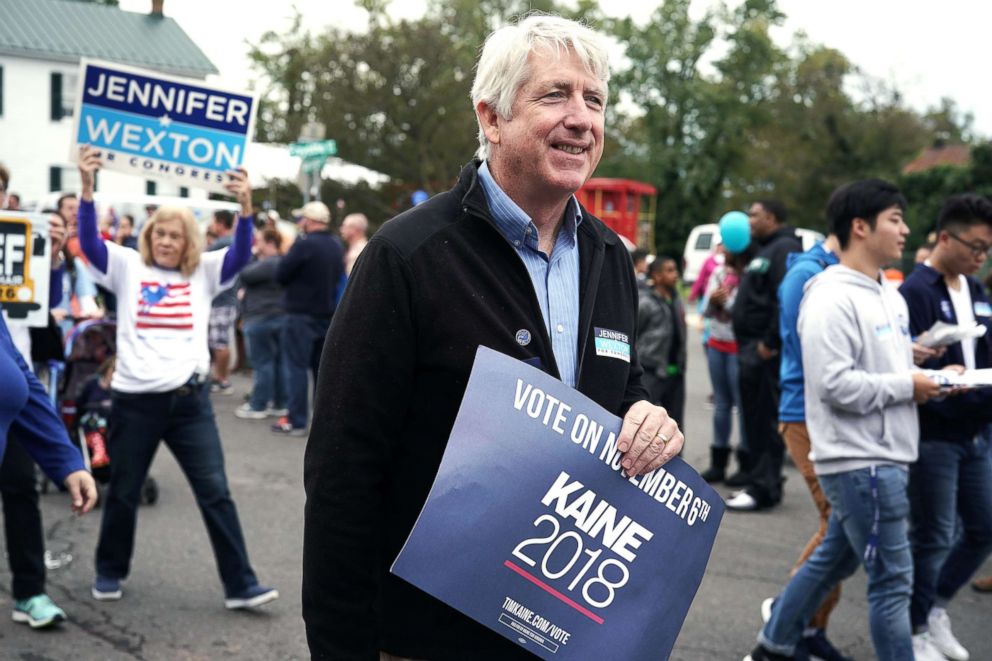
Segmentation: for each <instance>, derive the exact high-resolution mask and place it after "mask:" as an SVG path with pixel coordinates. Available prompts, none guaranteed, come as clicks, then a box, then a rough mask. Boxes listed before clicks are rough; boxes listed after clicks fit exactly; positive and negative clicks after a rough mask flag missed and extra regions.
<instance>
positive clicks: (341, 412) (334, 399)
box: [303, 15, 684, 661]
mask: <svg viewBox="0 0 992 661" xmlns="http://www.w3.org/2000/svg"><path fill="white" fill-rule="evenodd" d="M607 49H608V45H607V43H606V42H605V40H604V39H603V38H602V37H601V36H600V35H599V34H597V33H595V32H593V31H592V30H590V29H588V28H586V27H584V26H582V25H580V24H578V23H575V22H573V21H568V20H565V19H562V18H559V17H554V16H546V15H534V16H530V17H528V18H526V19H524V20H523V21H521V22H520V23H518V24H516V25H509V26H505V27H503V28H500V29H499V30H497V31H496V32H494V33H493V34H492V35H490V37H489V39H488V40H487V41H486V45H485V48H484V49H483V51H482V55H481V56H480V59H479V63H478V68H477V75H476V79H475V83H474V85H473V88H472V102H473V104H474V107H475V112H476V115H477V118H478V121H479V143H480V148H479V151H478V153H477V155H478V157H479V160H475V161H474V162H472V163H469V164H468V165H467V166H465V168H464V169H463V170H462V173H461V176H460V177H459V180H458V182H457V183H456V184H455V186H454V188H452V189H451V190H450V191H448V192H446V193H441V194H439V195H435V196H434V197H432V198H431V199H430V200H428V201H426V202H424V203H423V204H420V205H418V206H416V207H414V208H413V209H410V210H409V211H406V212H405V213H403V214H401V215H400V216H397V217H396V218H394V219H393V220H391V221H389V222H388V223H386V224H385V225H384V226H383V227H382V228H381V229H380V230H379V231H378V232H377V233H376V234H375V235H374V236H373V237H372V239H371V240H370V241H369V243H368V245H367V246H366V248H365V253H364V255H363V257H362V259H361V260H359V262H358V264H357V265H356V267H355V270H354V272H353V273H352V276H351V282H350V284H349V286H348V289H347V290H346V292H345V295H344V298H343V299H342V301H341V305H340V306H339V308H338V311H337V312H336V314H335V319H334V323H333V324H332V326H331V330H330V332H329V333H328V336H327V342H326V345H325V350H324V356H323V359H322V367H321V370H320V379H319V383H318V388H317V400H316V404H315V410H316V413H315V415H314V421H313V427H312V429H311V431H310V439H309V442H308V445H307V451H306V458H305V466H304V482H305V486H306V492H307V504H306V525H305V532H304V548H303V615H304V619H305V620H306V625H307V639H308V642H309V645H310V652H311V654H312V655H313V658H315V659H374V658H376V655H377V654H379V658H380V659H385V660H394V659H432V660H435V661H439V660H444V659H473V660H476V661H479V660H481V661H485V660H486V659H500V660H504V659H515V658H531V657H530V654H529V653H528V652H526V651H524V650H523V649H522V648H519V647H517V646H516V645H515V644H514V643H513V642H512V641H511V640H508V639H506V638H504V637H502V636H500V635H499V634H496V633H494V632H492V631H490V630H489V629H487V628H486V627H484V626H482V625H480V624H478V623H476V622H473V621H472V620H470V619H469V618H467V617H465V616H463V615H462V614H460V613H458V612H456V611H455V610H453V609H452V608H450V607H448V606H446V605H445V604H443V603H441V602H439V601H437V600H436V599H434V598H432V597H430V596H428V595H427V594H425V593H424V592H422V591H420V590H418V589H417V588H415V587H413V586H412V585H410V584H408V583H406V582H404V581H402V580H400V579H398V578H397V577H395V576H392V575H391V574H390V573H389V566H390V564H391V563H392V561H393V559H394V558H395V557H396V554H397V553H398V552H399V550H400V548H401V546H402V545H403V542H404V540H405V539H406V537H407V535H408V534H409V532H410V530H411V528H412V527H413V525H414V522H415V521H416V518H417V515H418V514H419V512H420V509H421V507H422V506H423V504H424V501H425V500H426V498H427V494H428V491H429V490H430V487H431V483H432V482H433V480H434V478H435V475H436V473H437V470H438V466H439V464H440V461H441V457H442V455H443V453H444V449H445V444H446V443H447V439H448V436H449V434H450V432H451V428H452V425H453V423H454V419H455V416H456V414H457V412H458V407H459V405H460V403H461V400H462V396H463V394H464V391H465V384H466V382H467V381H468V376H469V373H470V371H471V369H472V363H473V360H474V357H475V353H476V350H477V349H478V347H479V346H480V345H484V346H486V347H489V348H492V349H495V350H497V351H500V352H502V353H504V354H508V355H511V356H514V357H516V358H518V359H520V360H522V361H526V362H528V363H530V364H531V365H536V366H538V367H539V368H540V369H543V370H544V371H546V372H547V373H548V374H550V375H552V376H554V377H556V378H559V379H561V380H562V381H563V382H564V383H565V384H567V385H569V386H572V387H574V388H577V389H578V390H579V391H580V392H582V393H583V394H585V395H586V396H588V397H590V398H591V399H593V400H595V401H596V402H597V403H599V404H600V405H601V406H603V407H604V408H606V409H607V410H609V411H612V412H613V413H615V414H616V415H618V416H623V417H624V424H623V428H622V430H621V433H620V437H619V440H618V444H619V447H620V450H621V451H622V452H623V453H624V459H623V467H624V470H625V472H626V473H628V474H643V473H646V472H648V471H650V470H653V469H655V468H657V467H658V466H661V465H662V464H664V463H665V462H666V461H668V460H669V459H670V458H672V457H673V456H675V455H676V454H677V453H678V452H679V450H681V448H682V444H683V441H684V439H683V437H682V434H681V432H680V431H679V428H678V424H677V423H676V422H675V421H674V420H672V419H670V418H669V417H668V415H667V414H666V413H665V411H664V409H662V408H660V407H657V406H653V405H652V404H650V403H649V402H647V401H646V400H647V392H646V391H645V390H644V388H643V386H642V385H641V374H642V370H641V367H640V363H639V361H638V359H637V352H636V349H635V344H634V341H635V335H636V322H637V284H636V281H635V278H634V271H633V268H632V266H631V262H630V257H629V256H628V254H627V250H626V248H625V247H624V246H623V244H622V243H621V242H620V240H619V238H618V237H617V235H616V234H614V233H613V232H611V231H610V230H609V229H607V228H606V227H605V225H603V223H602V222H601V221H600V220H598V219H597V218H595V217H593V216H592V215H590V214H589V213H588V212H587V211H586V210H585V209H583V208H582V207H581V206H580V205H579V204H578V202H577V201H576V199H575V197H574V193H575V191H576V190H578V189H579V187H580V186H582V184H583V183H584V182H585V181H586V180H587V179H588V178H589V176H590V175H591V174H592V173H593V171H594V170H595V168H596V165H597V164H598V163H599V159H600V156H601V155H602V152H603V137H604V113H605V108H606V99H607V83H608V81H609V67H608V62H607ZM607 337H609V338H612V339H613V340H614V342H613V343H612V344H611V346H613V347H615V348H616V350H614V351H605V350H603V342H602V338H607ZM598 338H599V341H597V339H598ZM624 340H626V341H624ZM438 553H439V561H443V560H442V558H443V549H438Z"/></svg>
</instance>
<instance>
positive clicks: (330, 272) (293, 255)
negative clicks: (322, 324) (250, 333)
mask: <svg viewBox="0 0 992 661" xmlns="http://www.w3.org/2000/svg"><path fill="white" fill-rule="evenodd" d="M342 275H344V249H343V248H342V247H341V242H340V241H339V240H338V238H337V237H336V236H334V235H332V234H331V233H330V232H328V231H322V232H310V233H309V234H301V235H300V236H298V237H296V241H294V242H293V245H292V246H291V247H290V249H289V252H287V253H286V254H285V255H284V256H283V258H282V259H281V260H280V261H279V265H278V267H277V268H276V280H278V281H279V283H280V284H282V285H283V286H285V287H286V293H285V298H284V299H283V302H284V306H285V308H286V312H293V313H296V314H311V315H314V316H318V317H330V316H331V315H332V314H334V302H335V300H336V299H337V289H338V283H339V282H340V281H341V276H342Z"/></svg>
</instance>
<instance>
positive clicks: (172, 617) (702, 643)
mask: <svg viewBox="0 0 992 661" xmlns="http://www.w3.org/2000/svg"><path fill="white" fill-rule="evenodd" d="M691 349H692V351H691V352H690V366H691V374H690V378H689V384H688V389H689V406H688V410H687V425H686V427H687V431H688V432H689V433H688V437H689V445H688V448H687V450H686V453H685V454H686V458H687V459H688V460H689V461H690V462H691V463H693V464H694V465H696V466H697V467H698V468H700V469H701V468H704V467H705V466H706V461H707V453H708V450H707V448H708V444H709V438H710V422H709V421H710V412H709V411H708V410H707V409H706V407H705V404H704V403H705V398H706V395H707V393H708V378H707V376H706V374H705V372H704V370H703V369H702V367H703V365H704V363H703V357H702V354H701V352H700V350H699V348H698V343H697V342H693V345H692V347H691ZM235 383H236V386H237V392H238V394H237V395H235V396H233V397H220V396H217V397H215V400H214V401H215V407H216V409H217V416H218V421H219V423H220V426H221V433H222V436H223V439H224V446H225V450H226V452H227V463H228V475H229V477H230V481H231V488H232V491H233V492H234V496H235V500H236V502H237V504H238V507H239V510H240V512H241V516H242V521H243V524H244V528H245V535H246V537H247V540H248V547H249V551H250V553H251V559H252V562H253V564H254V566H255V569H256V571H257V573H258V575H259V577H260V578H261V580H262V581H263V582H266V583H269V584H272V585H275V586H277V587H278V588H279V590H280V592H281V593H282V598H281V599H280V600H279V601H277V602H275V603H274V604H271V605H270V606H269V607H267V608H266V609H265V610H263V611H261V612H258V613H233V612H229V611H226V610H224V608H223V605H222V600H223V594H222V591H221V586H220V582H219V580H218V578H217V575H216V570H215V568H214V563H213V557H212V554H211V552H210V547H209V543H208V541H207V535H206V532H205V530H204V527H203V524H202V523H201V521H200V517H199V514H198V512H197V510H196V508H195V505H194V502H193V497H192V495H191V493H190V490H189V488H188V486H187V485H186V484H185V480H184V478H183V477H182V474H181V473H180V471H179V469H178V467H177V466H176V464H175V462H174V461H173V459H172V457H171V455H169V453H168V452H167V451H163V452H160V453H159V455H158V457H157V458H156V460H155V464H154V467H153V471H152V472H153V474H154V475H155V477H156V478H157V479H158V481H159V483H160V485H161V499H160V501H159V503H158V504H157V505H154V506H152V507H143V508H142V510H141V513H140V516H139V525H138V539H137V550H136V553H135V558H134V566H133V571H132V574H131V577H130V579H129V580H128V581H127V583H126V584H125V586H124V588H125V596H124V599H123V600H122V601H119V602H116V603H97V602H95V601H93V600H92V599H91V598H90V596H89V586H90V582H91V580H92V577H93V574H92V566H93V549H94V546H95V543H96V534H97V530H98V528H99V523H100V522H99V512H97V513H96V514H95V515H91V516H87V517H85V518H83V519H74V518H72V517H70V516H68V515H67V514H66V512H67V511H68V509H67V504H66V502H65V499H64V497H62V496H59V495H48V496H44V497H43V498H42V502H43V509H44V515H45V523H46V530H47V535H48V546H49V548H50V549H51V550H53V551H55V552H68V553H71V554H72V556H73V560H72V562H71V563H70V564H69V565H67V566H66V567H64V568H61V569H56V570H54V571H52V572H50V576H49V588H50V592H51V594H52V596H53V597H54V598H55V599H56V600H57V601H58V602H59V603H60V604H61V605H62V606H63V607H64V608H65V609H66V610H67V611H68V612H69V616H70V621H69V622H68V623H66V624H65V625H64V626H62V627H61V628H60V629H58V630H55V631H51V632H32V631H30V630H29V629H28V628H27V627H24V626H22V625H17V624H14V623H13V622H10V621H9V620H8V619H6V618H5V617H4V618H0V650H2V652H0V656H2V657H3V658H5V659H7V658H9V659H24V660H30V661H42V660H45V659H64V658H70V656H72V657H74V658H82V659H148V660H158V659H162V660H174V659H179V660H182V659H187V660H201V659H203V660H206V659H304V658H307V647H306V641H305V638H304V633H303V623H302V620H301V619H300V616H299V613H300V558H301V539H302V529H303V513H302V512H303V490H302V486H301V482H302V477H301V474H302V468H301V467H302V458H303V446H304V440H303V439H287V438H277V437H275V436H273V435H271V434H270V433H269V432H268V430H267V427H266V426H265V425H264V424H262V423H258V422H254V421H244V420H238V419H236V418H234V416H233V414H232V411H233V409H234V407H235V406H236V405H237V404H239V403H240V401H241V399H240V393H242V392H244V391H245V389H246V388H247V386H248V381H247V379H244V378H236V381H235ZM788 478H789V479H788V482H787V484H786V496H785V501H784V503H783V504H782V506H781V507H779V508H778V509H777V510H775V511H774V512H771V513H757V514H735V513H727V515H726V516H725V518H724V521H723V525H722V527H721V530H720V534H719V536H718V538H717V543H716V548H715V549H714V552H713V556H712V559H711V561H710V565H709V569H708V571H707V574H706V577H705V579H704V581H703V584H702V586H701V587H700V590H699V593H698V595H697V597H696V600H695V602H694V604H693V607H692V610H691V611H690V612H689V616H688V618H687V620H686V623H685V626H684V628H683V630H682V635H681V637H680V638H679V642H678V644H677V646H676V648H675V651H674V653H673V656H672V658H673V659H682V660H686V661H690V660H691V661H712V660H714V659H727V660H732V659H740V658H741V657H742V656H743V655H744V654H745V653H746V652H747V651H749V650H750V648H751V646H752V645H753V641H754V636H755V634H756V632H757V629H758V626H759V616H758V606H759V604H760V602H761V600H762V599H763V598H764V597H766V596H770V595H773V594H774V593H776V592H777V590H778V589H779V588H780V587H781V585H782V584H783V581H784V580H785V579H786V578H787V575H788V571H789V569H790V567H791V566H792V563H793V561H794V560H795V556H796V554H797V553H798V552H799V550H800V549H801V548H802V546H803V545H804V544H805V542H806V540H807V538H808V537H809V535H810V534H811V533H812V532H813V530H814V528H815V521H816V518H815V512H814V509H813V506H812V502H811V501H810V498H809V496H808V494H807V492H806V491H805V487H804V486H803V485H802V483H801V479H800V478H799V476H798V474H797V473H796V471H795V470H794V469H792V468H791V467H790V468H789V469H788ZM0 564H2V563H0ZM985 573H992V562H990V563H986V566H985ZM9 584H10V576H9V574H8V573H7V568H6V566H5V565H4V566H3V567H0V603H2V604H3V606H4V607H6V606H7V603H9V592H8V589H9V587H8V586H9ZM844 589H845V592H844V596H843V598H842V600H841V603H840V605H839V607H838V608H837V610H836V612H835V613H834V617H833V620H832V625H831V637H832V638H833V639H834V641H835V642H836V643H837V644H838V645H839V646H840V647H841V649H842V650H843V651H845V652H846V653H848V654H850V655H852V656H853V657H855V658H857V659H870V658H873V653H872V648H871V641H870V638H869V633H868V627H867V607H866V603H865V597H864V592H865V582H864V577H863V575H861V574H859V575H857V576H856V577H855V578H853V579H852V580H851V581H849V582H848V583H847V584H846V585H845V588H844ZM951 615H952V617H953V620H954V626H955V630H956V632H957V633H958V635H959V638H960V639H961V640H962V641H963V642H964V643H965V645H966V646H967V647H968V648H970V650H971V652H972V658H973V659H976V660H980V659H992V636H989V635H988V629H987V628H988V623H989V622H990V621H992V596H983V595H979V594H977V593H974V592H972V591H971V590H967V589H966V590H964V591H963V592H962V593H961V594H960V595H959V597H958V598H957V599H956V600H955V602H954V603H953V604H952V606H951Z"/></svg>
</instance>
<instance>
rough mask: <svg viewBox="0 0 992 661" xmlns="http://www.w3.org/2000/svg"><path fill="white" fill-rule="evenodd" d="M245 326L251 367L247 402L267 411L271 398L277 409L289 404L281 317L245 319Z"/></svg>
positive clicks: (254, 408) (259, 409)
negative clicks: (287, 402)
mask: <svg viewBox="0 0 992 661" xmlns="http://www.w3.org/2000/svg"><path fill="white" fill-rule="evenodd" d="M243 330H244V334H245V342H246V343H247V349H248V359H249V360H250V361H251V367H252V384H251V399H250V400H249V401H248V405H249V406H250V407H251V408H252V409H253V410H255V411H264V410H265V409H266V408H267V407H268V405H269V402H272V404H273V406H274V407H275V408H277V409H282V408H286V368H285V360H284V359H283V354H282V351H280V350H279V349H280V347H279V338H280V335H282V319H280V318H278V317H270V318H268V319H253V320H251V321H247V322H245V324H244V329H243Z"/></svg>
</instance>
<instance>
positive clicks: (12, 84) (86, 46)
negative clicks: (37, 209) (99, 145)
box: [0, 0, 217, 206]
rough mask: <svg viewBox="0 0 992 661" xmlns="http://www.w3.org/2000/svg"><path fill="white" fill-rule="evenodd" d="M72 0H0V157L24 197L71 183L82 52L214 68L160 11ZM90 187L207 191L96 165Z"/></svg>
mask: <svg viewBox="0 0 992 661" xmlns="http://www.w3.org/2000/svg"><path fill="white" fill-rule="evenodd" d="M149 8H150V9H151V10H152V11H151V12H150V13H148V14H139V13H135V12H127V11H121V10H120V9H118V8H116V7H108V6H103V5H98V4H94V3H89V2H73V1H71V0H0V163H3V164H5V165H6V166H7V167H8V168H9V169H10V171H11V181H10V190H11V191H12V192H15V193H18V194H20V196H21V199H22V201H23V203H24V204H25V205H27V206H30V205H31V203H32V202H33V201H37V200H40V199H41V198H42V196H44V195H45V194H47V193H50V192H52V191H60V190H65V191H78V190H79V175H78V173H77V172H76V168H75V166H74V165H73V164H72V162H71V161H70V160H69V145H70V142H71V141H70V135H71V130H72V113H73V109H74V105H75V103H74V102H75V95H76V87H77V83H78V80H77V78H78V66H79V60H80V58H82V57H91V58H98V59H102V60H108V61H112V62H120V63H122V64H130V65H133V66H138V67H145V68H148V69H155V70H158V71H161V72H163V73H169V74H174V75H178V76H185V77H188V78H197V79H201V80H202V79H204V78H206V76H207V75H208V74H216V73H217V68H216V67H215V66H214V65H213V63H212V62H211V61H210V60H209V59H208V58H207V56H206V55H204V54H203V51H201V50H200V49H199V48H198V47H197V45H196V44H195V43H193V41H192V40H191V39H190V38H189V36H188V35H187V34H186V33H185V32H184V31H183V29H182V28H181V27H179V25H178V24H177V23H176V22H175V21H174V20H173V19H171V18H168V17H166V16H163V15H162V2H161V0H159V1H157V2H154V1H153V2H151V3H150V4H149ZM97 190H99V191H113V192H115V193H120V194H134V195H142V194H148V195H154V194H158V195H178V196H181V197H187V196H192V197H206V193H205V192H204V191H202V190H199V189H189V190H187V189H185V188H184V187H180V186H177V185H175V184H172V183H169V182H164V181H156V180H151V179H149V180H144V179H141V178H138V177H135V176H131V175H126V174H121V173H117V172H110V171H105V172H101V173H100V177H99V179H98V181H97Z"/></svg>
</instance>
